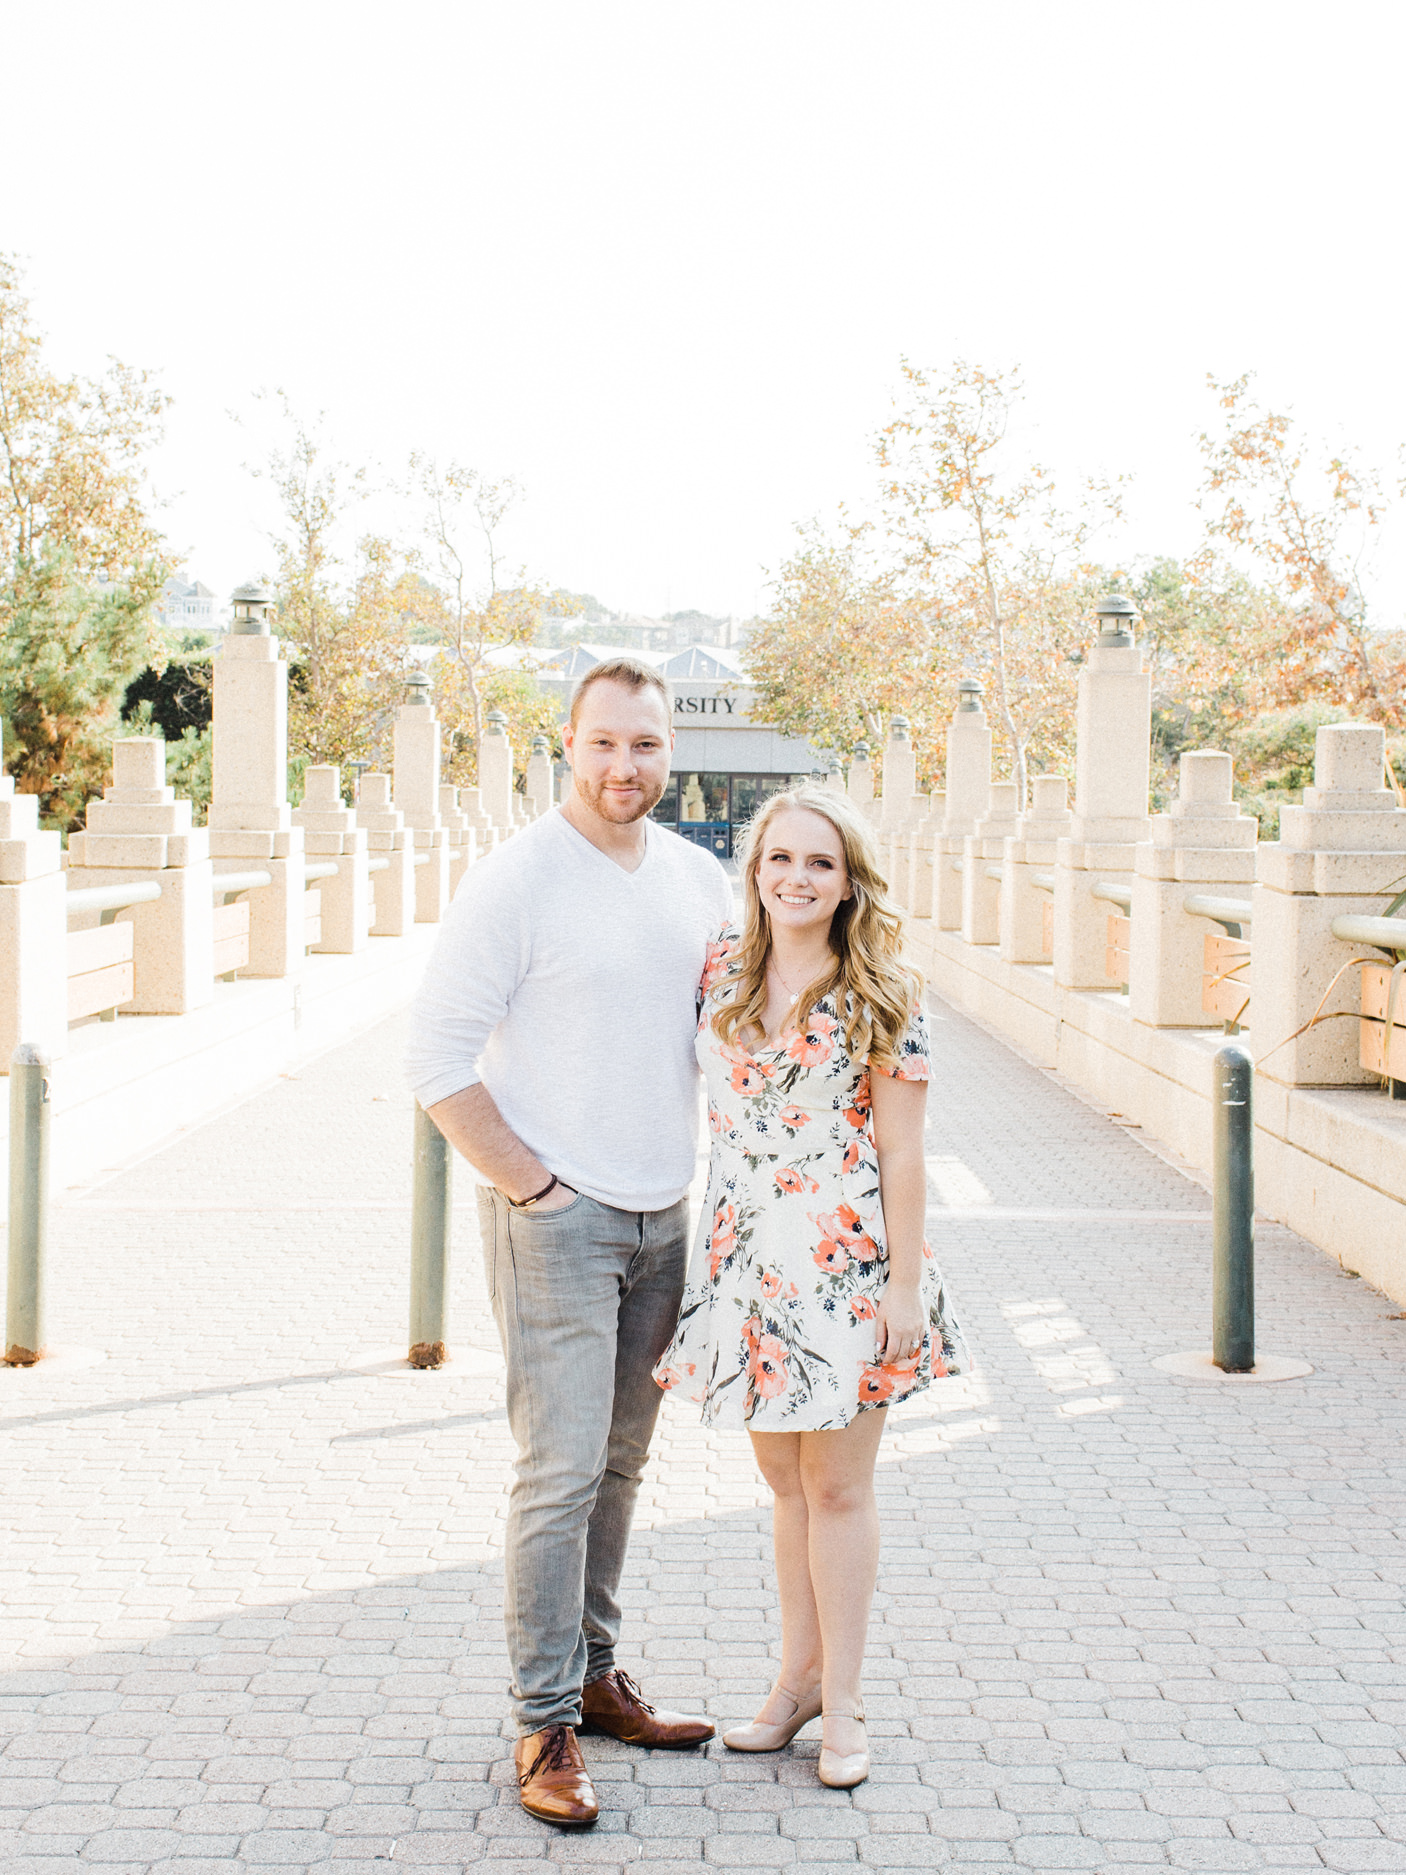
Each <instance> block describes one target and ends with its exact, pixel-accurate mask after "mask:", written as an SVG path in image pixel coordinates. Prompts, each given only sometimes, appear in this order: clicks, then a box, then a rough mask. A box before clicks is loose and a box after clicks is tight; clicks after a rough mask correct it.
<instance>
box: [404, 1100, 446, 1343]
mask: <svg viewBox="0 0 1406 1875" xmlns="http://www.w3.org/2000/svg"><path fill="white" fill-rule="evenodd" d="M451 1158H452V1152H451V1148H450V1145H449V1141H448V1140H447V1139H446V1138H445V1137H444V1135H443V1133H441V1132H440V1130H439V1128H438V1127H437V1126H436V1125H435V1123H434V1121H433V1120H432V1119H431V1118H430V1116H429V1115H428V1114H427V1113H426V1112H425V1110H424V1108H423V1107H422V1106H421V1105H420V1103H419V1102H418V1101H417V1102H416V1103H415V1181H414V1190H413V1193H412V1197H411V1208H410V1365H411V1366H412V1367H443V1365H444V1363H445V1362H446V1361H447V1360H448V1359H449V1353H448V1350H447V1349H446V1347H445V1325H446V1322H447V1319H448V1311H449V1221H450V1206H451V1204H452V1202H453V1190H454V1181H453V1174H452V1168H451Z"/></svg>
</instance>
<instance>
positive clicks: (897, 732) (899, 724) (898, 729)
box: [889, 716, 908, 742]
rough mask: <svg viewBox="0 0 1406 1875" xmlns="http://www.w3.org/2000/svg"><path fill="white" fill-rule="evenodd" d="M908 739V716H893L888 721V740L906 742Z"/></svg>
mask: <svg viewBox="0 0 1406 1875" xmlns="http://www.w3.org/2000/svg"><path fill="white" fill-rule="evenodd" d="M907 740H908V718H907V717H906V716H895V717H892V718H891V719H890V721H889V741H890V742H906V741H907Z"/></svg>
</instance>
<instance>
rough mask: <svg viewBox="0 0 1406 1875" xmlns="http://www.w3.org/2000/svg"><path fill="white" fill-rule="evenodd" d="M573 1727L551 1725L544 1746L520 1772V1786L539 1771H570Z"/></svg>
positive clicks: (530, 1779)
mask: <svg viewBox="0 0 1406 1875" xmlns="http://www.w3.org/2000/svg"><path fill="white" fill-rule="evenodd" d="M570 1750H571V1727H570V1726H569V1725H549V1726H548V1727H547V1735H546V1737H545V1739H544V1740H543V1742H542V1748H541V1750H540V1751H539V1752H538V1753H537V1756H536V1757H535V1758H534V1759H533V1760H532V1763H531V1764H530V1765H529V1766H528V1767H527V1769H526V1770H525V1771H520V1772H519V1773H518V1780H517V1781H518V1785H519V1787H522V1786H525V1785H527V1784H529V1783H530V1782H531V1781H532V1779H533V1778H534V1777H536V1775H537V1773H538V1772H539V1771H568V1770H570V1769H571V1761H570Z"/></svg>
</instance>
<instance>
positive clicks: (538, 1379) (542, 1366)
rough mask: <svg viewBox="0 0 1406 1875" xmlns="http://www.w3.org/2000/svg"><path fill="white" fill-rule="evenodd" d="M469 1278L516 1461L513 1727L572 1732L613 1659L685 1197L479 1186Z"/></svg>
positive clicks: (507, 1577)
mask: <svg viewBox="0 0 1406 1875" xmlns="http://www.w3.org/2000/svg"><path fill="white" fill-rule="evenodd" d="M478 1205H479V1227H480V1229H481V1231H482V1233H483V1261H484V1274H485V1276H486V1277H487V1280H488V1293H489V1296H490V1298H491V1299H492V1303H493V1316H494V1320H495V1321H496V1322H497V1324H498V1333H499V1335H500V1337H501V1338H502V1343H503V1354H504V1357H505V1359H506V1360H507V1364H508V1424H509V1426H510V1427H511V1429H512V1434H513V1438H514V1439H515V1440H516V1441H517V1447H518V1459H517V1467H516V1476H515V1479H514V1483H513V1489H512V1496H511V1498H510V1500H509V1503H508V1529H507V1545H506V1555H505V1558H504V1584H503V1589H504V1593H503V1604H504V1605H503V1617H504V1623H505V1625H506V1628H507V1638H508V1659H509V1663H510V1665H511V1668H512V1685H511V1692H512V1698H513V1708H514V1714H515V1717H516V1719H517V1723H518V1727H519V1730H520V1731H522V1732H524V1733H528V1732H538V1731H540V1730H541V1729H542V1727H543V1726H546V1725H555V1724H558V1723H565V1724H567V1725H575V1724H577V1723H579V1721H580V1717H581V1688H582V1687H583V1686H584V1685H586V1684H588V1683H589V1682H590V1681H591V1680H597V1679H599V1678H600V1676H601V1675H602V1674H603V1673H609V1672H610V1670H611V1668H612V1667H613V1666H614V1664H615V1643H616V1640H617V1639H618V1638H619V1633H620V1603H619V1600H618V1591H619V1587H620V1574H621V1570H622V1569H623V1567H624V1562H625V1549H626V1546H627V1544H628V1542H629V1539H630V1520H631V1518H632V1517H633V1515H634V1509H635V1498H636V1496H637V1495H638V1492H639V1485H640V1477H641V1475H642V1473H643V1471H644V1465H645V1460H646V1458H647V1457H648V1456H649V1441H650V1438H651V1436H652V1435H653V1432H654V1422H655V1420H656V1419H657V1418H658V1415H659V1405H660V1401H661V1400H662V1398H663V1395H662V1393H661V1391H660V1389H659V1388H658V1387H657V1386H656V1385H655V1383H654V1380H653V1379H652V1378H651V1374H650V1369H651V1368H652V1367H653V1365H654V1363H655V1361H657V1360H658V1358H659V1356H660V1355H661V1354H662V1353H663V1352H664V1350H665V1348H666V1347H667V1346H668V1345H669V1341H670V1338H671V1336H672V1335H673V1332H674V1326H675V1323H676V1322H677V1320H678V1312H679V1303H680V1300H681V1298H682V1296H683V1285H684V1275H685V1271H686V1267H687V1261H688V1244H687V1231H688V1205H687V1201H686V1200H684V1199H680V1201H679V1202H678V1204H675V1205H670V1207H669V1208H668V1210H667V1211H617V1210H615V1209H614V1208H613V1207H612V1206H610V1205H606V1204H600V1203H598V1202H597V1201H596V1200H595V1199H594V1198H587V1197H584V1196H581V1197H577V1198H575V1199H573V1201H572V1202H571V1203H570V1204H566V1205H563V1206H562V1207H561V1208H560V1210H557V1211H545V1212H541V1213H533V1212H531V1211H515V1210H513V1208H512V1207H511V1206H510V1205H509V1204H508V1202H507V1200H506V1199H505V1198H504V1197H503V1196H502V1195H501V1193H499V1192H497V1191H493V1190H488V1189H483V1188H480V1191H479V1199H478Z"/></svg>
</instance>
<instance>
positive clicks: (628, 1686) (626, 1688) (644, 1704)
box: [615, 1667, 654, 1712]
mask: <svg viewBox="0 0 1406 1875" xmlns="http://www.w3.org/2000/svg"><path fill="white" fill-rule="evenodd" d="M615 1684H616V1685H617V1686H618V1687H619V1688H620V1690H621V1692H623V1693H624V1695H625V1697H626V1698H627V1699H629V1700H631V1701H632V1702H633V1703H634V1704H635V1705H637V1706H638V1707H639V1709H640V1711H641V1712H653V1710H654V1708H653V1706H651V1705H650V1703H649V1701H648V1700H647V1699H646V1698H645V1696H644V1694H643V1693H642V1692H641V1691H640V1689H639V1687H638V1686H636V1685H635V1682H634V1681H633V1680H632V1679H631V1678H630V1676H629V1674H628V1673H623V1672H622V1671H621V1670H620V1668H619V1667H617V1668H616V1669H615Z"/></svg>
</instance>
